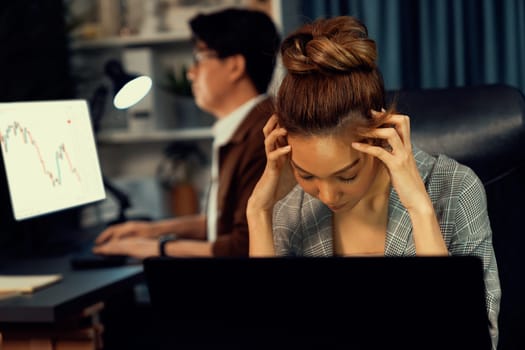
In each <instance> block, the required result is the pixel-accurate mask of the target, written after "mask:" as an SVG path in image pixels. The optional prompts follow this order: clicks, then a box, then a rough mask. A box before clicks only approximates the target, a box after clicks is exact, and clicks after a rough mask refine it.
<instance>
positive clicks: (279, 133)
mask: <svg viewBox="0 0 525 350" xmlns="http://www.w3.org/2000/svg"><path fill="white" fill-rule="evenodd" d="M263 133H264V147H265V150H266V168H265V170H264V172H263V175H262V176H261V178H260V179H259V181H258V182H257V185H256V186H255V188H254V190H253V192H252V195H251V197H250V201H249V206H250V208H252V209H256V210H266V211H270V210H272V209H273V206H274V205H275V203H276V202H277V201H279V200H280V199H281V198H283V197H284V196H286V195H287V194H288V193H289V192H290V191H291V190H292V188H293V187H294V186H295V185H296V181H295V177H294V175H293V173H292V169H291V167H290V161H289V157H290V151H291V147H290V145H288V143H287V141H286V135H287V132H286V129H284V128H282V127H280V126H279V122H278V118H277V116H276V115H275V114H274V115H272V116H271V117H270V118H269V119H268V121H267V122H266V125H265V126H264V128H263Z"/></svg>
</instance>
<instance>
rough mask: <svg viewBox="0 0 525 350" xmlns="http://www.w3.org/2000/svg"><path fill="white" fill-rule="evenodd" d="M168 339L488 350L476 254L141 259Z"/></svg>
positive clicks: (173, 344)
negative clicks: (474, 255)
mask: <svg viewBox="0 0 525 350" xmlns="http://www.w3.org/2000/svg"><path fill="white" fill-rule="evenodd" d="M144 273H145V278H146V282H147V285H148V288H149V293H150V298H151V304H152V307H153V310H154V313H155V320H156V322H158V330H159V335H158V336H159V337H160V339H162V343H163V344H165V345H166V348H178V349H179V348H180V349H201V348H214V346H220V347H221V348H224V347H227V348H235V349H253V348H257V349H259V348H268V349H274V348H282V346H284V345H286V346H287V347H288V348H289V349H296V348H299V349H301V348H307V349H310V348H312V349H340V348H341V349H462V350H465V349H476V350H479V349H490V336H489V332H488V318H487V311H486V307H485V291H484V283H483V274H482V265H481V261H480V260H479V259H478V258H475V257H388V258H383V257H377V258H376V257H363V258H356V257H352V258H245V259H243V258H149V259H146V260H144Z"/></svg>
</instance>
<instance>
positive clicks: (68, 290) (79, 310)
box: [0, 256, 143, 349]
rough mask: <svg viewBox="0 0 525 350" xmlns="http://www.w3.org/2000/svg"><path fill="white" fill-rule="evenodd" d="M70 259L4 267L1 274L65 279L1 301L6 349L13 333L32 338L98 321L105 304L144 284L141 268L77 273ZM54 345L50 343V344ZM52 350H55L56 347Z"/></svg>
mask: <svg viewBox="0 0 525 350" xmlns="http://www.w3.org/2000/svg"><path fill="white" fill-rule="evenodd" d="M69 259H70V258H69V256H64V257H59V258H44V259H30V260H10V261H8V262H6V261H4V262H2V263H1V264H0V273H1V274H56V273H60V274H62V276H63V279H62V280H61V281H60V282H58V283H55V284H53V285H50V286H47V287H45V288H43V289H41V290H38V291H36V292H34V293H32V294H27V295H20V296H14V297H9V298H6V299H1V300H0V333H3V341H4V347H5V348H6V349H7V348H8V342H9V333H10V332H11V333H12V332H13V330H16V331H17V332H19V333H20V331H25V332H26V334H28V335H29V334H30V332H33V331H35V330H37V329H52V330H56V326H57V325H59V326H58V327H61V326H60V325H63V324H71V320H72V319H74V318H75V317H92V318H94V319H95V317H96V313H97V312H98V311H100V306H102V307H103V302H104V300H106V299H108V298H110V297H111V296H113V295H116V294H117V293H119V292H122V291H123V290H125V289H130V288H133V286H134V285H136V284H137V283H140V282H142V281H143V272H142V265H141V264H138V265H129V266H122V267H112V268H100V269H90V270H73V269H72V268H71V266H70V261H69ZM94 306H95V307H94ZM93 307H94V308H93ZM86 310H88V311H86ZM35 332H36V331H35ZM36 333H39V332H36ZM40 333H41V332H40ZM39 337H41V334H40V335H39ZM54 343H55V342H54V341H51V342H50V344H54ZM41 348H45V349H48V348H49V347H41ZM49 349H55V347H54V345H52V347H50V348H49Z"/></svg>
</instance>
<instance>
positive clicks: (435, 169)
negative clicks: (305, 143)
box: [273, 147, 501, 348]
mask: <svg viewBox="0 0 525 350" xmlns="http://www.w3.org/2000/svg"><path fill="white" fill-rule="evenodd" d="M413 153H414V157H415V160H416V164H417V167H418V169H419V173H420V175H421V177H422V179H423V181H424V183H425V187H426V189H427V192H428V194H429V196H430V199H431V201H432V204H433V205H434V210H435V212H436V216H437V218H438V222H439V225H440V227H441V232H442V234H443V238H444V240H445V243H446V245H447V247H448V250H449V254H451V255H474V256H478V257H480V258H481V259H482V261H483V268H484V280H485V289H486V299H487V308H488V316H489V321H490V332H491V336H492V342H493V347H494V348H495V346H496V344H497V339H498V324H497V319H498V314H499V306H500V298H501V289H500V283H499V275H498V268H497V263H496V257H495V255H494V249H493V246H492V230H491V227H490V221H489V217H488V213H487V203H486V196H485V189H484V187H483V184H482V183H481V181H480V180H479V178H478V177H477V175H476V174H475V173H474V172H473V171H472V170H471V169H470V168H468V167H466V166H464V165H462V164H459V163H458V162H457V161H455V160H453V159H451V158H448V157H447V156H444V155H438V156H437V157H433V156H431V155H429V154H427V153H425V152H423V151H422V150H420V149H418V148H417V147H413ZM388 217H389V219H388V224H387V232H386V243H385V252H384V253H385V256H414V255H415V254H416V249H415V245H414V240H413V237H412V222H411V221H410V216H409V214H408V211H407V210H406V209H405V208H404V207H403V205H402V204H401V201H400V199H399V197H398V195H397V193H396V191H395V190H394V189H393V188H392V190H391V191H390V198H389V208H388ZM273 236H274V245H275V250H276V253H277V255H281V256H312V257H313V256H332V255H333V254H334V247H333V235H332V212H331V210H330V209H328V207H326V206H325V205H324V204H323V203H322V202H321V201H319V200H318V199H316V198H314V197H312V196H310V195H308V194H307V193H305V192H304V191H303V190H302V188H301V187H300V186H299V185H297V186H296V187H295V188H294V189H293V190H292V191H291V192H290V193H289V194H288V195H287V196H286V197H285V198H283V199H282V200H280V201H279V202H278V203H277V204H276V205H275V207H274V211H273Z"/></svg>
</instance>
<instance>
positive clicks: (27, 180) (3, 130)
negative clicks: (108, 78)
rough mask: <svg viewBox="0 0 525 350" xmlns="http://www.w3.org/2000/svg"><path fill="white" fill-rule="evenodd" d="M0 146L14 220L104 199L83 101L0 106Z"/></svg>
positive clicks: (86, 111)
mask: <svg viewBox="0 0 525 350" xmlns="http://www.w3.org/2000/svg"><path fill="white" fill-rule="evenodd" d="M0 144H1V148H2V155H3V157H2V158H3V161H4V168H5V172H6V177H7V183H8V189H9V194H10V198H11V204H12V208H13V215H14V218H15V219H16V220H23V219H28V218H31V217H35V216H40V215H43V214H47V213H51V212H56V211H59V210H63V209H68V208H72V207H76V206H80V205H84V204H88V203H93V202H96V201H99V200H102V199H104V198H105V197H106V194H105V190H104V184H103V180H102V174H101V170H100V163H99V159H98V154H97V148H96V144H95V137H94V134H93V129H92V125H91V118H90V114H89V109H88V105H87V103H86V101H85V100H60V101H29V102H27V101H25V102H7V103H0Z"/></svg>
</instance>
